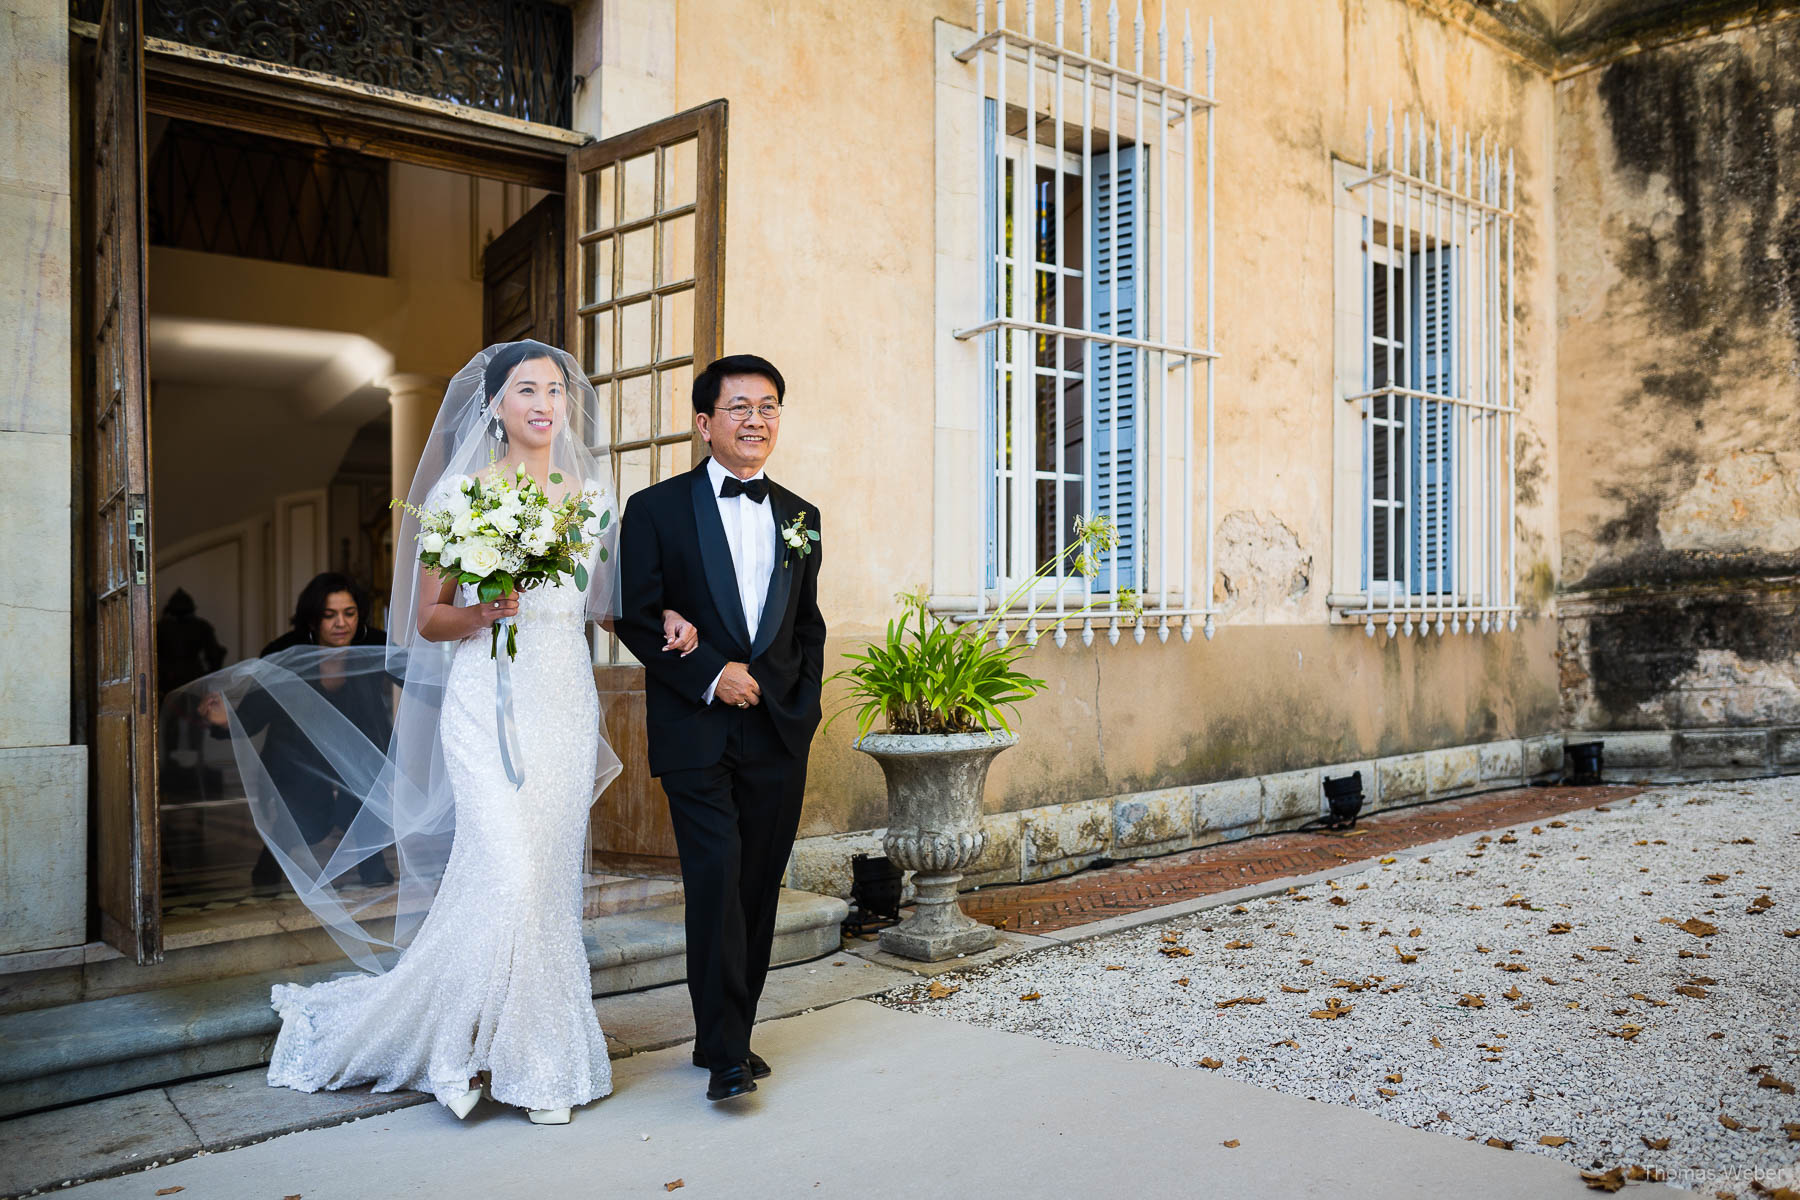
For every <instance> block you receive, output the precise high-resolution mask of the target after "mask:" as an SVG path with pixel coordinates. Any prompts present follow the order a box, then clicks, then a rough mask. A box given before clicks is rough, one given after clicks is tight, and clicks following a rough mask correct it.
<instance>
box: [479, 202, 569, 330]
mask: <svg viewBox="0 0 1800 1200" xmlns="http://www.w3.org/2000/svg"><path fill="white" fill-rule="evenodd" d="M565 236H566V235H565V234H564V232H563V198H562V197H561V196H546V197H544V198H543V199H542V200H540V201H538V202H537V203H536V204H534V205H533V206H532V208H531V211H530V212H528V213H526V214H525V215H524V216H522V217H520V218H519V219H518V220H517V221H514V222H513V223H512V224H511V225H509V226H508V227H507V228H506V229H505V231H503V232H502V233H501V234H500V236H499V237H497V238H495V239H494V240H493V241H492V242H489V243H488V248H487V249H486V250H484V251H483V252H482V255H481V283H482V293H483V295H482V306H481V344H482V345H484V346H492V345H493V344H494V343H496V342H516V341H519V340H520V339H522V338H532V339H534V340H536V341H540V342H543V343H544V344H546V345H549V346H561V345H562V344H563V320H564V318H565V316H566V313H565V312H564V307H563V270H564V265H565V261H566V258H567V255H566V253H565V251H564V248H563V241H564V238H565Z"/></svg>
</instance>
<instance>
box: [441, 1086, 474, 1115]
mask: <svg viewBox="0 0 1800 1200" xmlns="http://www.w3.org/2000/svg"><path fill="white" fill-rule="evenodd" d="M481 1091H482V1089H480V1088H478V1087H472V1088H470V1089H469V1090H468V1091H466V1092H464V1093H463V1094H462V1095H460V1096H452V1097H451V1098H450V1099H448V1100H446V1101H444V1107H445V1108H447V1109H449V1110H450V1111H451V1112H453V1113H455V1114H456V1119H457V1120H459V1121H460V1120H462V1119H463V1118H464V1117H466V1116H468V1115H469V1114H470V1113H471V1112H473V1111H474V1110H475V1102H476V1101H477V1100H479V1099H481Z"/></svg>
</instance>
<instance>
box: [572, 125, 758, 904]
mask: <svg viewBox="0 0 1800 1200" xmlns="http://www.w3.org/2000/svg"><path fill="white" fill-rule="evenodd" d="M725 127H726V104H725V101H723V100H715V101H713V102H712V103H710V104H705V105H701V106H700V107H699V108H693V109H689V110H688V111H687V112H683V113H677V114H676V115H675V116H673V117H669V118H667V119H665V120H662V121H657V122H655V123H653V124H650V125H646V126H644V127H642V128H641V129H634V130H632V131H631V132H629V133H624V134H620V135H619V136H617V137H612V138H607V139H606V140H604V141H600V142H595V143H594V144H592V145H589V146H583V147H582V148H581V149H579V150H576V151H575V152H574V153H572V154H571V155H570V156H569V178H568V188H567V191H566V193H565V196H566V200H567V212H568V224H569V233H568V237H567V239H566V240H567V243H568V267H567V270H566V272H565V274H566V278H567V281H568V314H569V316H568V333H569V338H570V342H571V345H570V347H569V349H570V350H571V351H572V352H573V353H574V354H575V356H576V358H578V359H579V360H580V361H581V365H582V367H583V368H584V369H585V370H586V371H587V373H588V378H589V379H591V380H593V383H594V387H595V389H596V391H597V392H598V395H599V407H600V411H599V412H596V413H592V414H588V418H589V419H588V421H587V427H588V429H589V430H590V431H591V436H592V438H593V439H594V442H595V449H596V450H597V451H599V452H602V453H605V454H607V455H608V456H609V461H610V463H611V465H612V471H613V479H614V481H615V483H616V485H617V487H618V491H619V499H620V500H621V501H623V500H625V499H627V498H628V497H630V496H631V494H632V493H633V492H636V491H637V490H638V489H640V488H643V487H647V486H648V485H650V484H652V483H655V482H656V481H657V480H660V479H666V478H668V477H669V476H670V475H674V474H679V473H680V472H683V471H686V470H688V469H689V468H690V467H692V466H693V465H694V462H695V455H696V453H697V450H696V446H697V445H698V442H697V439H696V438H695V436H694V431H693V420H692V414H693V408H692V406H691V403H690V400H689V393H690V389H691V387H692V383H693V377H694V367H695V364H696V363H699V364H700V365H701V366H704V365H705V364H707V363H709V362H711V361H712V360H713V359H715V358H717V357H719V354H720V345H721V343H722V340H723V332H722V331H723V328H724V316H725V311H724V310H725V292H724V285H725ZM607 641H608V643H609V644H608V645H607V646H606V653H605V654H604V655H603V656H602V664H601V665H600V666H599V667H598V668H597V669H596V674H597V677H598V680H599V685H600V691H601V701H602V703H603V704H604V705H605V707H606V729H607V737H608V738H609V739H610V740H611V742H612V745H613V749H614V750H616V751H617V752H618V755H619V757H620V759H621V760H623V762H624V764H625V770H624V773H623V774H621V775H620V777H619V778H618V780H617V781H616V782H615V783H614V784H613V785H612V786H611V787H610V788H608V789H607V790H606V793H605V794H604V795H602V796H601V798H600V801H599V803H598V804H596V805H595V807H594V813H593V818H592V823H591V826H590V828H591V830H592V834H591V840H592V845H593V850H594V853H595V860H596V861H595V865H596V866H597V867H599V868H601V869H605V868H606V867H607V866H608V865H609V864H617V865H620V866H624V867H626V868H628V869H629V868H630V867H633V866H642V865H644V864H642V863H638V862H635V861H634V860H636V859H638V858H640V857H649V858H653V859H665V860H672V859H673V858H674V855H675V835H674V831H673V829H672V828H671V827H670V824H669V809H668V800H667V797H666V796H665V795H664V794H663V790H662V787H661V785H660V784H658V783H657V782H656V780H654V779H652V778H651V777H650V769H649V763H648V761H647V759H646V751H645V747H644V670H643V668H642V667H641V666H638V665H637V664H636V663H634V662H632V661H631V657H630V655H629V654H628V653H626V651H625V649H624V647H623V646H622V645H619V644H618V643H617V641H616V640H614V639H607Z"/></svg>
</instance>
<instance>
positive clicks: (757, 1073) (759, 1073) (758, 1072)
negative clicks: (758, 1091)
mask: <svg viewBox="0 0 1800 1200" xmlns="http://www.w3.org/2000/svg"><path fill="white" fill-rule="evenodd" d="M694 1065H695V1066H696V1067H704V1066H705V1065H706V1059H705V1058H704V1057H703V1056H702V1055H701V1053H700V1052H699V1051H698V1050H696V1051H694ZM768 1077H769V1064H768V1063H766V1062H764V1061H763V1058H762V1055H760V1054H758V1053H757V1052H756V1051H754V1050H752V1051H751V1052H750V1078H752V1079H767V1078H768Z"/></svg>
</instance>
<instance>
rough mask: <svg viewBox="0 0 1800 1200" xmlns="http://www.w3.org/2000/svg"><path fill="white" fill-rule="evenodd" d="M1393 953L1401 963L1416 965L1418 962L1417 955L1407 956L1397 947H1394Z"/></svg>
mask: <svg viewBox="0 0 1800 1200" xmlns="http://www.w3.org/2000/svg"><path fill="white" fill-rule="evenodd" d="M1394 953H1395V954H1397V955H1399V956H1400V961H1401V962H1403V963H1416V962H1418V961H1419V956H1418V955H1416V954H1408V953H1407V952H1406V951H1404V950H1402V949H1401V948H1400V947H1398V946H1395V947H1394Z"/></svg>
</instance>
